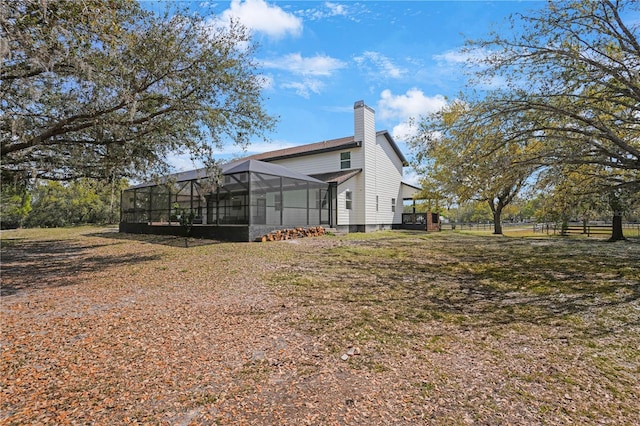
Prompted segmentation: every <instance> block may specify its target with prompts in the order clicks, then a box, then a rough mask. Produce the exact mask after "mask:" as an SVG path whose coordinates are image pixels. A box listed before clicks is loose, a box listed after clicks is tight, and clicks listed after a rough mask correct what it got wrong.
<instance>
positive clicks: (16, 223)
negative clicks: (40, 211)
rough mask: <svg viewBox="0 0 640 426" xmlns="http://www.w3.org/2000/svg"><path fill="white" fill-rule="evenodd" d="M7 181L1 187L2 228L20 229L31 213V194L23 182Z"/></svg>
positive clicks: (3, 180)
mask: <svg viewBox="0 0 640 426" xmlns="http://www.w3.org/2000/svg"><path fill="white" fill-rule="evenodd" d="M7 180H8V179H4V178H3V179H2V184H1V186H0V206H1V207H0V228H1V229H8V228H20V227H21V226H22V225H23V223H24V221H25V219H26V218H27V215H28V214H29V212H30V211H31V194H30V193H29V191H28V190H27V187H26V185H24V181H23V180H14V181H13V182H11V181H9V182H8V181H7Z"/></svg>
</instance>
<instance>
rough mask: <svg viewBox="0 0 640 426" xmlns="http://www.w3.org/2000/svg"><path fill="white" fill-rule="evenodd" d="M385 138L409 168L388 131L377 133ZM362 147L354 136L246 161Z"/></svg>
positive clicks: (252, 156) (301, 155) (266, 153)
mask: <svg viewBox="0 0 640 426" xmlns="http://www.w3.org/2000/svg"><path fill="white" fill-rule="evenodd" d="M378 136H384V137H385V139H387V142H389V145H391V148H392V149H393V151H394V152H395V153H396V155H397V156H398V158H399V159H400V161H402V165H403V166H408V165H409V163H408V162H407V159H406V158H405V156H404V155H403V154H402V151H400V148H398V145H397V144H396V142H395V141H394V140H393V138H392V137H391V135H390V134H389V132H388V131H387V130H380V131H378V132H376V137H378ZM360 146H362V141H356V140H355V139H354V137H353V136H346V137H343V138H338V139H331V140H327V141H322V142H315V143H311V144H307V145H299V146H294V147H291V148H284V149H278V150H275V151H269V152H263V153H261V154H254V155H251V156H249V157H246V158H245V159H254V160H261V161H277V160H284V159H287V158H296V157H304V156H307V155H315V154H320V153H323V152H331V151H339V150H343V149H351V148H356V147H360Z"/></svg>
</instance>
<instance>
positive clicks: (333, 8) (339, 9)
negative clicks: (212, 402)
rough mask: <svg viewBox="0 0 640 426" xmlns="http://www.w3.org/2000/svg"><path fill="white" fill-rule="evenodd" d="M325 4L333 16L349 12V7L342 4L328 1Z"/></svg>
mask: <svg viewBox="0 0 640 426" xmlns="http://www.w3.org/2000/svg"><path fill="white" fill-rule="evenodd" d="M324 5H325V6H326V7H327V9H329V10H330V13H331V16H344V15H346V14H347V8H346V6H344V5H342V4H338V3H332V2H330V1H328V2H325V4H324Z"/></svg>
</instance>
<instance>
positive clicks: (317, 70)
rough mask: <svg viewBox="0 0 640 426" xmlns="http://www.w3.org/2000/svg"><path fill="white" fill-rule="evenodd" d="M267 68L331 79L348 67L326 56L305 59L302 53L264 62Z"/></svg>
mask: <svg viewBox="0 0 640 426" xmlns="http://www.w3.org/2000/svg"><path fill="white" fill-rule="evenodd" d="M262 65H263V66H264V67H265V68H275V69H280V70H285V71H289V72H291V73H293V74H298V75H305V76H306V75H312V76H323V77H330V76H331V75H332V74H333V73H334V72H335V71H337V70H339V69H341V68H344V67H346V66H347V64H346V63H344V62H342V61H340V60H339V59H335V58H332V57H330V56H326V55H316V56H311V57H306V58H305V57H303V56H302V55H301V54H300V53H291V54H289V55H285V56H283V57H280V58H276V59H269V60H264V61H262Z"/></svg>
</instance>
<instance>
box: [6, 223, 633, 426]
mask: <svg viewBox="0 0 640 426" xmlns="http://www.w3.org/2000/svg"><path fill="white" fill-rule="evenodd" d="M638 259H640V243H639V242H638V241H628V242H618V243H606V242H604V241H601V240H596V239H590V240H587V239H583V238H571V239H562V238H547V237H540V236H538V237H533V238H532V237H527V238H522V237H496V236H479V235H469V234H464V233H453V232H443V233H437V234H424V233H415V232H378V233H372V234H350V235H347V236H343V237H322V238H313V239H303V240H295V241H291V242H280V243H268V244H246V243H245V244H231V243H217V242H214V241H195V240H194V241H191V243H190V247H189V248H184V244H183V240H181V239H174V238H171V237H151V236H144V237H143V236H138V237H136V236H128V235H121V234H116V233H113V232H110V231H107V230H101V229H95V228H76V229H72V230H36V231H29V230H25V231H11V232H3V233H2V280H3V282H2V291H3V298H2V337H1V343H2V356H1V360H0V368H1V370H0V371H1V372H2V376H1V380H2V382H1V383H0V385H1V386H2V398H0V423H2V424H25V423H31V424H35V423H38V424H85V423H98V424H107V423H108V424H114V423H125V424H145V423H148V424H184V425H187V424H215V423H218V424H416V423H428V424H443V425H445V424H446V425H450V424H474V423H478V424H576V423H584V424H598V423H603V424H616V425H617V424H637V423H638V422H639V421H640V417H638V412H640V403H639V402H638V401H640V384H639V380H638V377H640V265H639V263H640V262H638ZM352 346H356V347H358V348H360V350H361V354H360V355H355V356H352V357H350V358H349V359H348V360H347V361H343V360H341V358H340V357H341V355H343V354H344V353H345V352H347V350H348V348H349V347H352Z"/></svg>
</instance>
